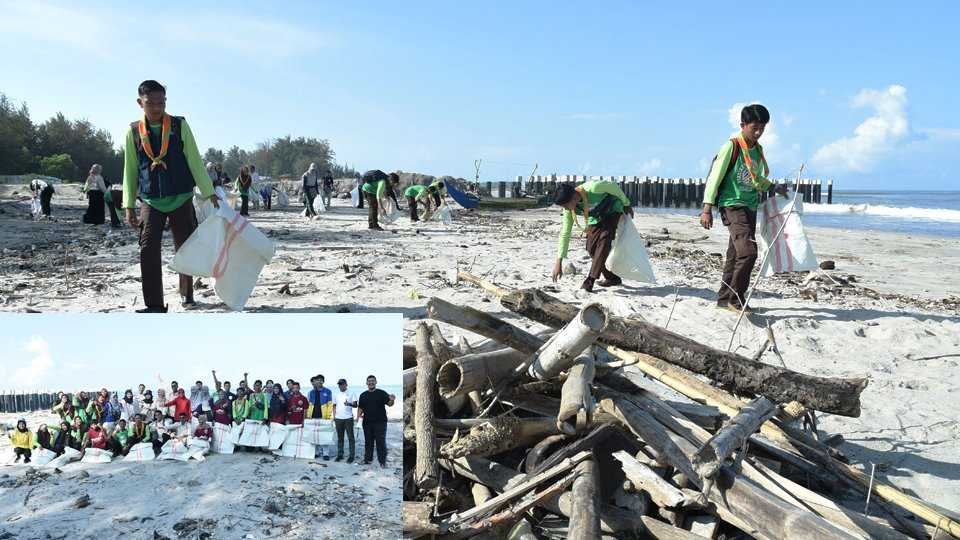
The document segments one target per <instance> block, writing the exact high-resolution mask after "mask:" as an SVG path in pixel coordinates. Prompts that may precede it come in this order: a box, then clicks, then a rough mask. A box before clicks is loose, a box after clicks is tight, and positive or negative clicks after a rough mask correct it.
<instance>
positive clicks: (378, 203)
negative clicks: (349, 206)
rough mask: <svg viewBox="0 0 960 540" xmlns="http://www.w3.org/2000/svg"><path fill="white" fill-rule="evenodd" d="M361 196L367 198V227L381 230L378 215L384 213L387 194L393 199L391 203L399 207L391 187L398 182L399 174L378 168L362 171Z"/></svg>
mask: <svg viewBox="0 0 960 540" xmlns="http://www.w3.org/2000/svg"><path fill="white" fill-rule="evenodd" d="M361 179H362V180H363V193H362V195H363V197H364V198H365V199H366V200H367V207H368V208H367V228H369V229H370V230H374V231H382V230H383V227H381V226H380V222H379V219H378V217H379V216H381V215H386V209H385V208H384V206H383V203H384V202H386V200H387V196H389V197H390V198H391V199H393V203H394V204H396V205H397V208H400V203H398V202H397V195H396V193H394V192H393V187H394V186H396V185H397V184H398V183H399V182H400V175H398V174H397V173H390V175H389V176H388V175H387V174H386V173H384V172H383V171H381V170H379V169H374V170H372V171H367V172H365V173H363V177H362V178H361Z"/></svg>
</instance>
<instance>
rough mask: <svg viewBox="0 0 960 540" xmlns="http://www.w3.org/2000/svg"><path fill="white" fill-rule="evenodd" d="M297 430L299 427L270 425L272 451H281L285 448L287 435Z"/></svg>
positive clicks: (273, 423)
mask: <svg viewBox="0 0 960 540" xmlns="http://www.w3.org/2000/svg"><path fill="white" fill-rule="evenodd" d="M294 429H297V426H288V425H287V424H278V423H276V422H272V423H271V424H270V446H268V447H267V448H269V449H270V450H279V449H280V447H281V446H283V442H284V441H285V440H287V434H288V433H290V432H291V431H292V430H294Z"/></svg>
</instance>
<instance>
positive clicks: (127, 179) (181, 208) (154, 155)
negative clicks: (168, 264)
mask: <svg viewBox="0 0 960 540" xmlns="http://www.w3.org/2000/svg"><path fill="white" fill-rule="evenodd" d="M137 95H138V98H137V103H138V104H139V105H140V107H141V108H142V109H143V116H142V117H141V118H140V120H138V121H136V122H133V123H132V124H130V129H129V130H128V131H127V138H126V144H125V150H124V156H123V158H124V159H123V207H124V209H125V210H126V218H127V222H128V223H129V224H130V226H131V227H134V228H139V230H140V277H141V287H142V289H143V303H144V306H145V307H144V308H142V309H138V310H137V313H166V312H167V305H166V303H164V299H163V279H162V276H163V266H162V260H161V254H160V250H161V247H162V241H163V230H164V227H165V226H166V225H167V223H169V224H170V232H171V233H172V235H173V246H174V251H176V250H178V249H180V246H181V245H182V244H183V243H184V242H185V241H186V240H187V238H188V237H189V236H190V234H191V233H193V231H194V230H195V229H196V228H197V217H196V214H195V213H194V208H193V188H194V187H195V186H196V187H197V188H199V189H200V196H201V197H203V198H206V199H209V200H210V202H212V203H213V206H214V207H217V208H219V206H220V202H219V198H218V197H217V195H216V194H215V193H214V191H213V183H212V182H211V181H210V177H209V176H208V175H207V172H206V170H205V169H204V167H203V161H202V160H201V158H200V152H199V151H198V150H197V143H196V140H195V139H194V138H193V132H192V131H191V130H190V126H189V125H188V124H187V121H186V120H185V119H184V118H183V117H179V116H171V115H169V114H167V112H166V103H167V90H166V88H164V87H163V85H161V84H160V83H158V82H157V81H153V80H147V81H143V82H142V83H141V84H140V86H139V87H138V88H137ZM137 199H140V200H141V201H142V202H143V204H142V205H141V206H140V215H139V217H138V216H137V210H136V202H137ZM141 225H142V226H141ZM180 297H181V303H182V305H183V306H184V307H192V306H194V305H195V302H194V300H193V278H192V277H190V276H187V275H183V274H181V275H180Z"/></svg>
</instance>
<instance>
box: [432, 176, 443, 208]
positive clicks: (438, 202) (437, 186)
mask: <svg viewBox="0 0 960 540" xmlns="http://www.w3.org/2000/svg"><path fill="white" fill-rule="evenodd" d="M429 187H431V188H433V191H432V192H431V193H430V196H431V197H433V203H434V208H435V209H437V208H440V207H441V206H442V205H443V204H444V203H445V202H446V200H447V183H446V182H444V181H443V180H440V179H439V178H438V179H436V180H434V181H433V182H430V186H429Z"/></svg>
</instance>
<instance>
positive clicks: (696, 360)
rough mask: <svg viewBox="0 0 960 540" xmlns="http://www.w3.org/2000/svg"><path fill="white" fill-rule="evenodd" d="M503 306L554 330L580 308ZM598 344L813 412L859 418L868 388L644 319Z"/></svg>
mask: <svg viewBox="0 0 960 540" xmlns="http://www.w3.org/2000/svg"><path fill="white" fill-rule="evenodd" d="M500 303H501V304H503V305H504V306H505V307H506V308H508V309H510V310H511V311H513V312H515V313H518V314H521V315H524V316H525V317H528V318H530V319H533V320H534V321H537V322H539V323H542V324H546V325H548V326H552V327H554V328H559V327H561V326H563V325H565V324H567V323H568V322H569V321H571V320H573V319H574V317H576V315H577V313H578V310H577V308H576V307H575V306H573V305H571V304H568V303H566V302H562V301H560V300H558V299H556V298H554V297H552V296H550V295H548V294H546V293H544V292H542V291H540V290H538V289H525V290H517V291H513V292H511V293H508V294H506V295H505V296H503V297H502V298H501V299H500ZM599 340H600V341H602V342H603V343H607V344H609V345H615V346H617V347H621V348H624V349H628V350H631V351H637V352H642V353H645V354H649V355H652V356H655V357H657V358H662V359H664V360H666V361H668V362H670V363H672V364H675V365H678V366H680V367H683V368H685V369H689V370H690V371H693V372H695V373H699V374H702V375H706V376H707V377H709V378H710V379H712V380H714V381H717V382H718V383H720V384H721V385H722V386H724V387H725V388H729V389H731V390H733V391H736V392H738V393H745V394H753V395H764V396H767V397H769V398H771V399H773V400H775V401H778V402H783V403H786V402H789V401H793V400H796V401H799V402H801V403H803V404H804V405H806V406H808V407H810V408H812V409H816V410H819V411H824V412H829V413H832V414H838V415H843V416H859V415H860V393H861V392H863V389H864V388H865V387H866V385H867V380H866V379H864V378H853V379H841V378H827V377H817V376H813V375H806V374H803V373H797V372H795V371H791V370H789V369H786V368H782V367H778V366H772V365H768V364H763V363H760V362H754V361H752V360H750V359H749V358H745V357H743V356H740V355H737V354H734V353H729V352H726V351H721V350H719V349H714V348H712V347H709V346H707V345H703V344H701V343H698V342H696V341H694V340H692V339H690V338H687V337H684V336H681V335H679V334H675V333H673V332H670V331H668V330H665V329H663V328H660V327H658V326H655V325H653V324H650V323H648V322H646V321H642V320H639V319H624V318H621V317H610V318H609V319H608V323H607V326H606V329H605V330H604V331H603V332H602V334H601V336H600V339H599Z"/></svg>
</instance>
